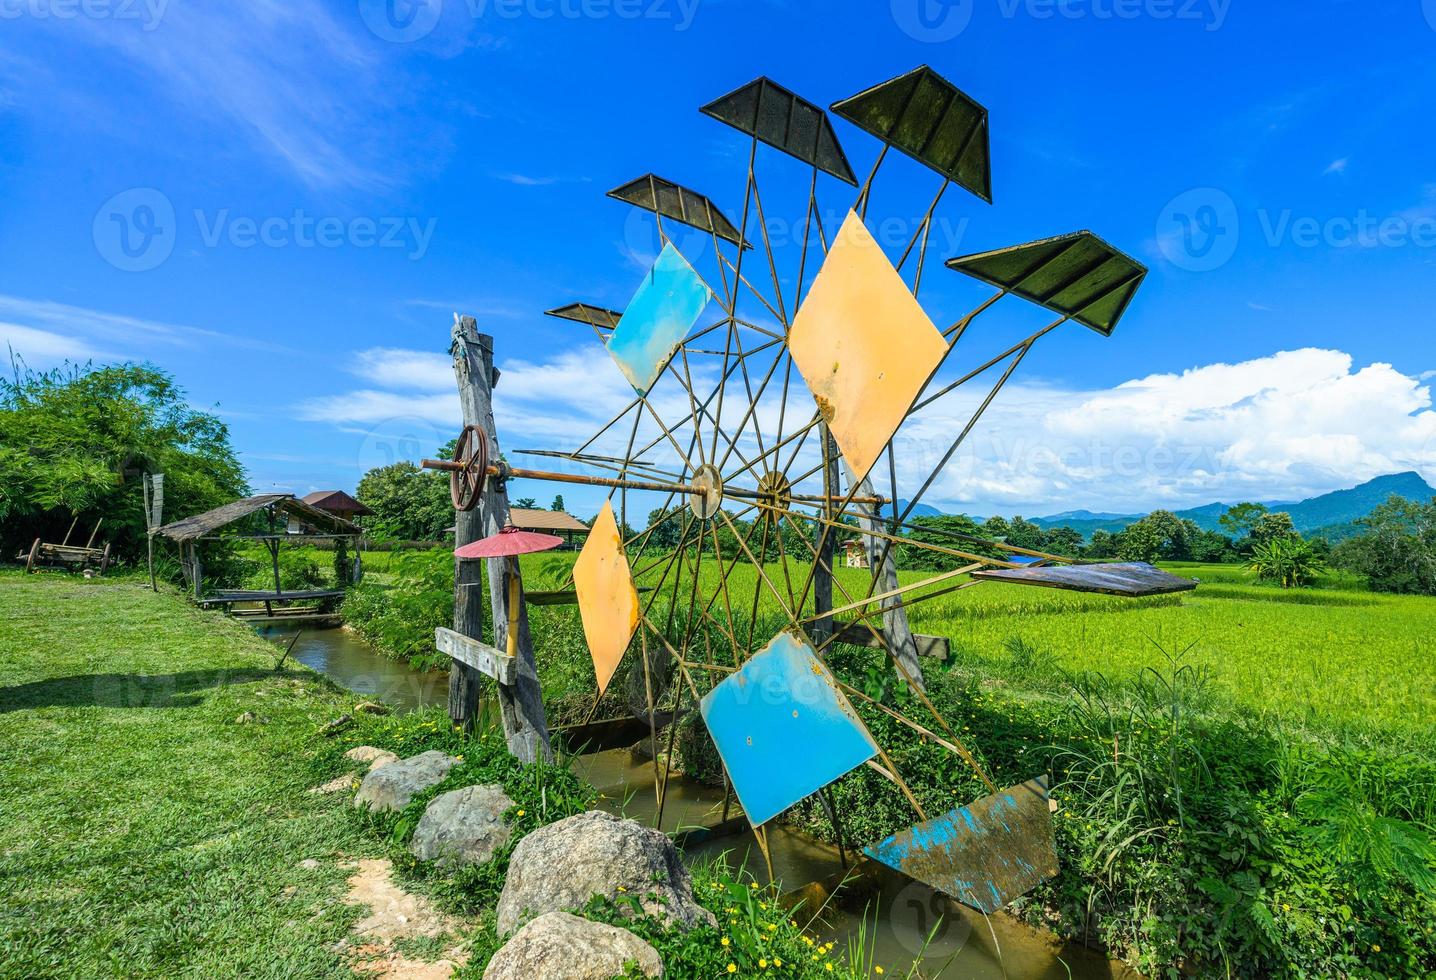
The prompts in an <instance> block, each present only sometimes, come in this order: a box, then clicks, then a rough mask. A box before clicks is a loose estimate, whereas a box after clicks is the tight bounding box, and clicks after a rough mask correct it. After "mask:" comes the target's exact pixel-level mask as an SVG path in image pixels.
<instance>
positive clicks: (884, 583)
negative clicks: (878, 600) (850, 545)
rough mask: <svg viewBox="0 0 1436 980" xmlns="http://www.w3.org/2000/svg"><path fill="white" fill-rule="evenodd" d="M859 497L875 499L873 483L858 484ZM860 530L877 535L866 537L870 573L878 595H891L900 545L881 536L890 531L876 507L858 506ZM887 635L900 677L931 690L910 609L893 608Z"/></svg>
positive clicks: (886, 621) (886, 620) (886, 615)
mask: <svg viewBox="0 0 1436 980" xmlns="http://www.w3.org/2000/svg"><path fill="white" fill-rule="evenodd" d="M856 496H859V497H871V496H873V487H872V484H871V483H870V482H869V481H868V480H866V479H864V480H863V482H862V483H861V484H859V485H858V490H857V494H856ZM856 510H857V517H858V527H860V528H862V529H863V530H864V531H869V532H877V533H869V534H864V535H863V549H864V550H865V551H866V552H867V555H868V571H869V573H870V574H871V575H872V577H873V582H874V585H873V589H874V591H875V592H877V593H888V592H891V591H893V590H894V589H896V588H897V587H898V574H897V555H896V554H895V552H896V550H897V547H898V546H897V545H896V544H893V543H891V542H889V541H885V540H883V539H882V538H880V537H878V536H877V534H880V533H883V532H884V531H885V530H886V524H885V522H884V521H883V517H882V512H881V510H880V509H879V508H878V507H875V506H873V505H872V504H858V505H857V507H856ZM883 635H884V636H885V637H887V639H888V649H889V651H891V654H892V657H893V659H894V660H895V661H896V663H897V665H898V666H900V667H901V670H899V671H898V676H900V677H901V676H902V675H903V674H904V673H905V674H907V680H909V681H911V682H912V683H913V684H914V685H916V686H917V687H918V688H919V689H920V690H924V691H925V690H927V685H926V684H925V683H924V682H923V677H922V665H921V664H919V663H918V659H917V641H916V640H915V639H913V635H912V627H911V626H910V625H908V619H907V607H906V606H903V605H893V606H892V607H891V608H889V609H888V611H887V612H885V613H883Z"/></svg>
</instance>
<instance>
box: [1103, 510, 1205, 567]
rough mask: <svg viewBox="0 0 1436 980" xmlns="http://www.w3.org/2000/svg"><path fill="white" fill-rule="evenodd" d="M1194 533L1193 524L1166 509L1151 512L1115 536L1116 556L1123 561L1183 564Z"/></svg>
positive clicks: (1187, 555)
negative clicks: (1163, 561) (1116, 538)
mask: <svg viewBox="0 0 1436 980" xmlns="http://www.w3.org/2000/svg"><path fill="white" fill-rule="evenodd" d="M1197 531H1198V528H1197V525H1196V524H1194V523H1193V522H1191V521H1184V520H1182V519H1181V518H1180V517H1178V516H1177V515H1176V514H1173V513H1172V512H1171V511H1169V510H1154V511H1152V513H1150V514H1148V515H1147V516H1146V517H1144V518H1142V519H1141V520H1140V521H1138V522H1137V523H1135V524H1132V525H1129V526H1128V527H1127V529H1126V530H1124V531H1123V532H1122V533H1121V534H1120V535H1118V542H1119V543H1118V545H1117V554H1118V557H1120V558H1122V559H1124V560H1126V561H1148V562H1150V561H1157V560H1158V559H1164V560H1166V561H1184V560H1186V559H1188V558H1190V557H1191V544H1190V542H1191V539H1192V537H1193V536H1194V535H1196V533H1197Z"/></svg>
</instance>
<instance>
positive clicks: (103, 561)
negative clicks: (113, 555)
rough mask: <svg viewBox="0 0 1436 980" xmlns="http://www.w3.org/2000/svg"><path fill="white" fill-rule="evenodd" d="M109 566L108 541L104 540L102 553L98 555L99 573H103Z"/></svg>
mask: <svg viewBox="0 0 1436 980" xmlns="http://www.w3.org/2000/svg"><path fill="white" fill-rule="evenodd" d="M109 567H110V543H109V542H108V541H106V542H105V550H104V553H103V554H101V555H100V574H101V575H103V574H105V569H107V568H109Z"/></svg>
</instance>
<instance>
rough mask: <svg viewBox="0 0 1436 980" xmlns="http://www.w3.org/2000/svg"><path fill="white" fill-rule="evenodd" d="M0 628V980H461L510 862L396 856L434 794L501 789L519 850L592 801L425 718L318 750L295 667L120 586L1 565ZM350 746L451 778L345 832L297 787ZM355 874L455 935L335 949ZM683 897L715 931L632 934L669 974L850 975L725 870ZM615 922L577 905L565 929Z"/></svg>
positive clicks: (308, 682)
mask: <svg viewBox="0 0 1436 980" xmlns="http://www.w3.org/2000/svg"><path fill="white" fill-rule="evenodd" d="M0 622H3V623H4V624H5V628H4V629H3V630H0V801H3V802H0V840H3V849H0V977H4V978H7V980H8V978H16V980H20V978H25V980H31V978H39V977H66V978H69V977H99V976H104V977H108V976H126V977H132V976H145V977H179V976H193V977H246V978H251V977H275V978H280V977H283V978H293V977H350V976H353V975H354V973H355V971H356V969H357V970H359V971H360V972H367V971H371V970H375V969H378V968H379V967H381V966H385V967H386V968H387V967H392V966H393V965H394V960H393V959H392V958H390V957H402V958H407V960H408V961H410V962H411V963H414V964H422V963H424V962H432V961H435V960H437V959H438V958H439V957H440V956H457V957H458V958H460V959H464V960H466V962H465V963H464V965H463V966H462V967H461V969H459V970H458V972H457V974H456V975H457V976H460V977H469V978H477V977H480V976H482V974H483V968H484V965H485V964H486V963H487V961H488V958H489V956H490V955H491V954H492V952H493V951H494V950H495V949H496V948H497V947H498V945H499V940H498V937H497V936H496V935H495V933H494V927H493V911H492V909H493V905H494V902H495V900H496V898H497V895H498V892H499V889H500V888H501V886H502V882H503V875H504V871H505V868H506V861H507V856H508V853H509V852H510V851H511V849H512V847H511V846H510V847H509V848H507V849H505V850H504V851H503V852H502V853H501V854H500V855H499V856H498V858H497V860H496V861H495V862H494V863H492V864H490V865H487V866H484V867H483V868H479V869H473V870H470V871H467V872H464V873H461V874H458V875H449V874H441V873H436V872H435V871H433V870H432V869H431V868H429V867H427V866H421V865H418V864H416V863H415V862H414V861H413V860H412V859H410V858H409V856H408V852H407V850H406V844H407V840H408V837H409V836H410V834H411V833H412V831H413V828H414V825H415V823H416V822H417V819H418V816H419V815H420V814H421V813H422V810H423V807H424V806H425V805H426V804H427V802H428V801H429V800H430V799H431V798H432V797H433V796H435V795H437V794H438V793H440V792H444V791H446V790H450V789H455V788H458V787H460V786H464V785H471V784H475V783H480V782H498V783H501V784H502V785H503V786H504V788H505V791H506V792H507V793H508V794H509V796H510V797H511V798H512V799H513V800H514V801H515V803H516V806H515V808H514V811H512V812H511V814H510V819H511V820H512V821H513V822H514V824H515V825H516V827H517V829H518V833H517V834H516V835H515V838H514V841H513V842H514V843H516V842H517V839H518V838H519V837H520V836H521V835H522V834H523V833H525V832H527V831H529V830H532V829H533V828H535V827H537V826H540V825H541V824H543V823H545V822H549V821H552V820H556V819H559V818H561V817H563V816H566V815H568V814H570V813H574V812H578V811H580V810H582V809H585V808H587V807H588V806H590V805H591V803H592V791H591V790H589V789H587V788H586V787H584V786H583V785H582V784H581V783H580V782H579V781H578V780H577V779H576V778H575V777H573V776H572V775H571V774H570V773H569V772H567V771H566V770H565V769H562V768H554V767H550V768H546V769H544V770H542V771H535V770H534V769H533V768H532V767H530V768H528V769H525V768H523V767H520V766H519V765H518V764H516V763H515V762H514V761H513V760H512V759H511V758H510V757H509V756H508V755H507V753H506V751H505V750H504V748H503V746H502V739H501V738H498V737H495V736H493V735H492V734H487V735H485V734H481V735H479V736H478V737H475V738H465V737H464V736H462V735H460V734H459V733H456V732H454V731H452V730H451V729H450V726H449V725H448V723H447V719H446V718H445V717H444V715H443V714H442V712H439V711H429V712H415V713H411V714H408V715H405V716H402V717H389V718H376V717H371V716H368V715H362V714H361V715H356V716H355V718H354V721H353V722H352V724H351V725H350V726H349V727H347V728H345V729H344V730H343V731H342V732H341V733H340V734H339V735H337V736H334V737H325V736H323V735H321V734H319V731H320V729H321V727H322V726H324V725H325V724H326V723H327V722H329V721H330V720H331V719H334V718H335V717H336V716H338V715H340V714H341V713H344V712H347V711H350V710H351V709H352V707H353V705H354V702H355V700H356V699H355V698H354V696H353V695H348V694H345V693H344V692H342V691H339V690H337V689H336V688H335V687H333V686H332V685H331V684H329V683H328V682H326V681H324V680H323V679H322V678H320V677H319V676H318V675H315V674H313V673H312V672H310V671H308V670H306V669H304V668H296V667H292V666H291V667H288V668H287V669H285V670H283V671H280V672H276V671H275V669H274V667H275V661H276V659H277V651H276V649H275V648H274V647H273V646H271V645H269V644H267V643H265V642H264V641H262V640H260V639H259V638H258V637H257V636H255V634H254V633H253V632H251V631H250V630H248V629H247V628H246V627H244V626H243V625H242V624H239V623H236V622H234V621H232V620H229V619H226V618H225V617H223V616H221V615H219V614H217V613H206V612H201V611H199V610H197V609H195V608H193V607H192V606H191V605H189V604H188V603H187V602H186V601H185V600H184V599H182V598H180V597H178V596H175V595H172V594H166V593H161V594H158V595H156V594H154V593H152V592H150V591H149V590H148V588H146V587H145V586H144V585H142V584H141V583H140V582H139V581H137V580H125V579H105V580H96V581H86V580H84V579H79V578H73V577H67V576H58V575H43V576H23V575H20V574H18V573H16V572H13V571H5V570H0ZM246 713H248V714H249V715H252V718H246V720H245V721H243V722H241V721H239V718H240V716H241V715H245V714H246ZM360 744H370V745H375V746H379V747H381V748H387V749H391V750H393V751H395V752H397V753H400V754H401V755H404V756H408V755H411V754H414V753H417V752H422V751H427V750H429V749H442V750H444V751H446V752H449V753H451V754H454V755H458V756H460V757H461V758H462V762H461V764H460V765H458V766H456V767H455V768H454V769H453V770H452V771H451V772H450V773H449V775H448V778H447V779H446V780H445V782H444V783H443V784H441V785H440V786H437V787H434V788H433V789H432V790H430V791H429V792H428V793H425V794H423V795H422V796H421V797H419V798H417V799H416V800H415V801H414V802H413V803H411V804H410V806H409V807H408V808H407V809H406V810H404V811H403V812H401V813H398V814H393V815H386V816H382V817H380V816H368V815H364V814H360V813H358V812H356V811H355V810H354V809H353V807H352V806H350V805H349V804H350V799H351V796H350V794H349V793H346V792H340V793H335V794H332V795H316V794H313V793H311V792H309V789H310V787H313V786H316V785H318V784H320V783H324V782H327V781H329V780H332V779H334V778H335V777H337V776H341V775H344V774H345V773H351V772H353V771H354V767H353V765H352V764H348V763H346V762H345V761H344V759H343V752H344V751H345V750H346V749H348V748H350V747H352V746H355V745H360ZM364 859H386V860H388V861H389V862H391V863H392V869H393V873H394V876H395V879H396V880H397V882H398V884H399V886H400V887H402V888H403V889H405V890H407V891H408V892H409V893H411V894H415V895H419V896H423V897H426V898H427V900H428V901H429V902H430V903H431V904H432V905H434V906H435V907H437V909H438V910H439V911H440V912H442V913H444V914H447V915H449V916H452V917H453V919H452V921H451V923H450V926H451V929H450V931H449V932H448V933H447V934H444V935H440V936H436V937H431V938H427V939H412V940H400V941H398V942H397V943H396V945H395V946H394V947H393V948H390V947H387V946H386V947H382V948H379V949H378V950H377V952H376V943H375V940H373V939H372V938H367V939H360V938H355V937H353V936H351V928H352V927H353V926H354V924H355V923H356V921H357V920H359V919H360V918H361V917H363V916H366V915H368V914H369V909H368V908H367V907H364V906H360V905H354V904H350V903H349V902H347V901H346V892H347V889H348V886H347V885H346V882H347V881H348V879H349V878H350V876H351V875H353V874H354V868H355V863H356V862H358V861H360V860H364ZM695 891H696V894H697V897H698V899H699V900H700V902H702V903H703V904H704V905H706V906H707V907H708V908H709V909H710V910H712V911H714V912H715V914H717V915H718V916H719V922H720V928H718V929H703V930H698V931H696V932H694V933H691V934H689V935H687V936H684V935H681V934H678V933H676V932H672V931H668V930H665V929H663V928H661V927H659V926H657V925H655V924H652V923H639V924H637V925H636V926H635V928H636V929H637V930H638V931H640V932H641V933H642V934H644V935H645V936H647V937H649V938H650V940H651V941H652V942H653V943H654V945H655V946H656V947H657V948H658V949H659V951H660V953H662V955H663V956H664V958H665V961H666V962H667V964H668V967H669V970H670V975H673V976H705V977H706V976H719V975H724V976H726V975H727V970H728V967H727V965H728V964H729V963H733V964H734V970H735V971H739V970H741V971H742V972H743V973H745V974H746V973H748V972H751V971H757V970H758V969H759V966H758V964H759V963H760V961H761V962H763V963H765V964H771V963H773V962H775V960H776V958H778V957H782V958H783V959H784V962H785V963H786V964H788V965H789V967H790V968H791V975H794V976H800V977H818V976H821V977H832V976H839V977H845V976H851V972H850V971H849V970H848V968H847V966H846V960H845V959H843V958H842V956H841V955H840V954H841V953H842V951H838V952H837V953H833V954H832V955H827V953H825V954H824V955H823V956H822V957H820V958H817V957H814V947H813V945H812V944H811V942H810V941H808V940H805V939H804V938H803V936H802V935H801V933H800V931H799V930H798V929H797V928H796V927H795V926H793V925H792V924H791V923H789V922H788V920H787V918H786V916H785V915H784V914H783V913H782V912H781V911H780V909H779V908H778V906H777V904H776V903H775V901H774V898H775V896H774V895H773V894H772V893H770V892H768V891H766V890H764V889H755V888H750V887H748V883H747V882H739V881H736V880H734V879H733V877H732V876H731V875H730V874H729V873H728V871H727V870H726V868H724V867H722V866H710V867H705V868H702V869H699V870H698V871H697V872H696V873H695ZM621 912H622V910H621V909H619V908H617V907H614V906H612V905H609V904H606V903H603V902H595V903H594V904H593V905H592V906H591V907H590V908H589V909H588V910H587V912H586V913H585V914H587V915H589V916H590V917H592V918H598V919H607V920H613V921H621V920H620V914H621ZM376 956H377V957H379V959H375V957H376ZM800 956H801V962H799V958H800ZM829 962H832V963H833V967H832V968H831V969H829V968H828V967H827V964H828V963H829ZM386 964H387V966H386Z"/></svg>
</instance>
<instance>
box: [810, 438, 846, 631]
mask: <svg viewBox="0 0 1436 980" xmlns="http://www.w3.org/2000/svg"><path fill="white" fill-rule="evenodd" d="M818 446H819V447H820V449H821V451H822V453H823V458H824V459H825V460H827V465H826V466H825V467H824V468H823V496H824V497H827V498H828V499H827V500H826V501H825V502H824V503H823V518H824V519H825V520H828V521H831V520H833V497H834V496H835V495H836V494H837V493H838V480H839V476H838V444H837V443H836V442H835V441H834V440H833V435H832V433H831V432H829V431H828V427H827V425H826V424H820V425H819V426H818ZM813 536H814V541H816V542H817V543H818V554H817V556H816V557H815V558H814V559H813V560H814V561H816V562H817V563H818V567H817V569H816V570H814V572H813V615H815V616H819V617H821V618H819V619H816V620H814V621H813V625H812V629H811V630H810V632H811V634H812V637H813V640H814V641H815V642H816V643H818V644H819V645H821V644H822V643H824V642H826V641H827V639H828V637H830V636H832V635H833V617H832V616H825V615H823V614H824V613H829V612H831V611H832V608H833V556H834V555H836V554H837V550H838V549H837V543H838V542H837V531H836V529H834V528H833V527H832V526H831V525H830V524H822V523H815V524H814V526H813Z"/></svg>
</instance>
